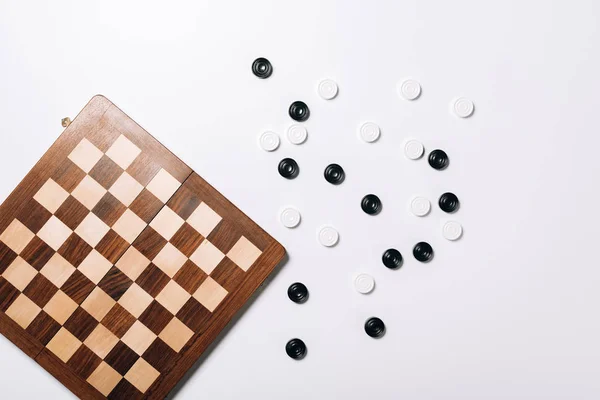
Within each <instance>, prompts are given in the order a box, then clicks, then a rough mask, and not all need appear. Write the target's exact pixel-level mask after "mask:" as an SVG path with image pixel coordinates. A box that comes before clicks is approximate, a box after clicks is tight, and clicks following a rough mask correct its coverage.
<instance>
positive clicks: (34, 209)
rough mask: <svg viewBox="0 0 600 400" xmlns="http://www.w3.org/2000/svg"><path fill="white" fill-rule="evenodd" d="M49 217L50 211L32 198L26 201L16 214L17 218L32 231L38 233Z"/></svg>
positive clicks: (50, 215)
mask: <svg viewBox="0 0 600 400" xmlns="http://www.w3.org/2000/svg"><path fill="white" fill-rule="evenodd" d="M50 217H52V213H51V212H50V211H48V210H46V208H45V207H44V206H42V205H41V204H40V203H38V202H37V201H36V200H34V199H30V200H29V201H27V204H25V205H24V206H23V208H21V211H20V212H19V214H17V219H18V220H19V221H21V222H22V223H23V225H25V226H26V227H27V228H29V230H30V231H31V232H33V233H38V232H39V231H40V229H42V227H43V226H44V225H45V224H46V222H48V220H49V219H50Z"/></svg>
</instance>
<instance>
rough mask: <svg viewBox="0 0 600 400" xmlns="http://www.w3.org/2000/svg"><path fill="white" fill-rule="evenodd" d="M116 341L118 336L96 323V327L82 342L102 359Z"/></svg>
mask: <svg viewBox="0 0 600 400" xmlns="http://www.w3.org/2000/svg"><path fill="white" fill-rule="evenodd" d="M118 342H119V338H118V337H116V336H115V335H113V334H112V332H111V331H109V330H108V329H106V328H105V327H104V326H102V324H98V326H96V329H94V331H93V332H92V333H90V336H88V337H87V339H85V341H84V342H83V344H85V345H86V346H87V347H89V349H90V350H92V351H93V352H94V353H96V355H97V356H98V357H100V358H102V359H104V358H105V357H106V356H107V355H108V353H110V351H111V350H112V349H113V347H115V346H116V345H117V343H118Z"/></svg>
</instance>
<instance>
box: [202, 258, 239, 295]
mask: <svg viewBox="0 0 600 400" xmlns="http://www.w3.org/2000/svg"><path fill="white" fill-rule="evenodd" d="M210 277H211V278H213V279H214V280H215V281H217V283H218V284H219V285H221V286H223V287H224V288H225V290H227V291H228V292H229V293H233V292H235V291H236V290H237V288H239V287H240V285H241V284H242V283H244V280H245V279H246V272H244V270H243V269H241V268H240V267H238V266H237V265H235V263H234V262H233V261H231V260H230V259H229V258H227V257H225V258H223V260H221V262H220V263H219V265H217V267H216V268H215V269H214V270H213V272H211V273H210Z"/></svg>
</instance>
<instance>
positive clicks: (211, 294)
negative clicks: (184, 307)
mask: <svg viewBox="0 0 600 400" xmlns="http://www.w3.org/2000/svg"><path fill="white" fill-rule="evenodd" d="M225 296H227V290H225V289H224V288H223V287H222V286H221V285H219V284H218V283H217V282H216V281H215V280H214V279H212V278H211V277H210V276H209V277H208V278H206V279H205V280H204V282H202V285H200V287H199V288H198V290H196V293H194V298H195V299H196V300H198V302H200V304H202V305H203V306H204V307H206V308H207V309H208V311H210V312H213V311H214V310H215V308H217V306H218V305H219V304H221V301H223V299H224V298H225Z"/></svg>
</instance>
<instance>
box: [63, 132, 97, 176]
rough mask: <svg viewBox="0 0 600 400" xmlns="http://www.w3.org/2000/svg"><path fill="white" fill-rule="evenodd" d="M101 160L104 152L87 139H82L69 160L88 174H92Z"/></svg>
mask: <svg viewBox="0 0 600 400" xmlns="http://www.w3.org/2000/svg"><path fill="white" fill-rule="evenodd" d="M101 158H102V152H101V151H100V150H99V149H98V148H97V147H96V146H94V145H93V144H92V143H90V141H89V140H87V139H82V140H81V142H79V144H78V145H77V147H75V149H74V150H73V151H72V152H71V154H69V160H71V161H73V162H74V163H75V165H77V166H78V167H79V168H81V169H82V170H83V171H85V172H86V173H88V172H90V171H91V170H92V168H94V165H96V163H97V162H98V161H100V159H101Z"/></svg>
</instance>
